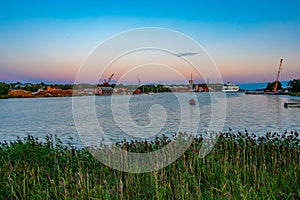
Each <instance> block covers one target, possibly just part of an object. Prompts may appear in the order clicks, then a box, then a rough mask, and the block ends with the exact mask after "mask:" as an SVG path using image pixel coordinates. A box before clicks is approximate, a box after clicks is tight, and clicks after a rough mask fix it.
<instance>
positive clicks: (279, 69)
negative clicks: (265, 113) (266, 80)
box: [273, 58, 283, 92]
mask: <svg viewBox="0 0 300 200" xmlns="http://www.w3.org/2000/svg"><path fill="white" fill-rule="evenodd" d="M282 62H283V59H282V58H281V59H280V63H279V68H278V72H277V77H276V82H275V85H274V87H273V92H277V87H278V81H279V76H280V72H281V70H282Z"/></svg>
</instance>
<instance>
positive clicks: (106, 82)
mask: <svg viewBox="0 0 300 200" xmlns="http://www.w3.org/2000/svg"><path fill="white" fill-rule="evenodd" d="M113 76H114V74H112V75H110V77H109V78H108V79H107V81H106V80H104V82H103V86H106V87H107V86H109V82H110V81H111V79H112V77H113Z"/></svg>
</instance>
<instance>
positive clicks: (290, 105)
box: [283, 102, 300, 108]
mask: <svg viewBox="0 0 300 200" xmlns="http://www.w3.org/2000/svg"><path fill="white" fill-rule="evenodd" d="M283 106H284V107H285V108H300V103H296V102H293V103H286V102H285V103H284V104H283Z"/></svg>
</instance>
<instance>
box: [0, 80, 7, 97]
mask: <svg viewBox="0 0 300 200" xmlns="http://www.w3.org/2000/svg"><path fill="white" fill-rule="evenodd" d="M8 90H9V84H6V83H4V82H0V95H7V93H8Z"/></svg>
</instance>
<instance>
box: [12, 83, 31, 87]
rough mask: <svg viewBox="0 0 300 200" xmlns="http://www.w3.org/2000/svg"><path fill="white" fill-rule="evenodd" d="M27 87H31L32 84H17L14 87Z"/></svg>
mask: <svg viewBox="0 0 300 200" xmlns="http://www.w3.org/2000/svg"><path fill="white" fill-rule="evenodd" d="M27 86H29V87H31V86H32V84H31V83H17V84H16V85H15V86H14V87H15V88H24V87H27Z"/></svg>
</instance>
